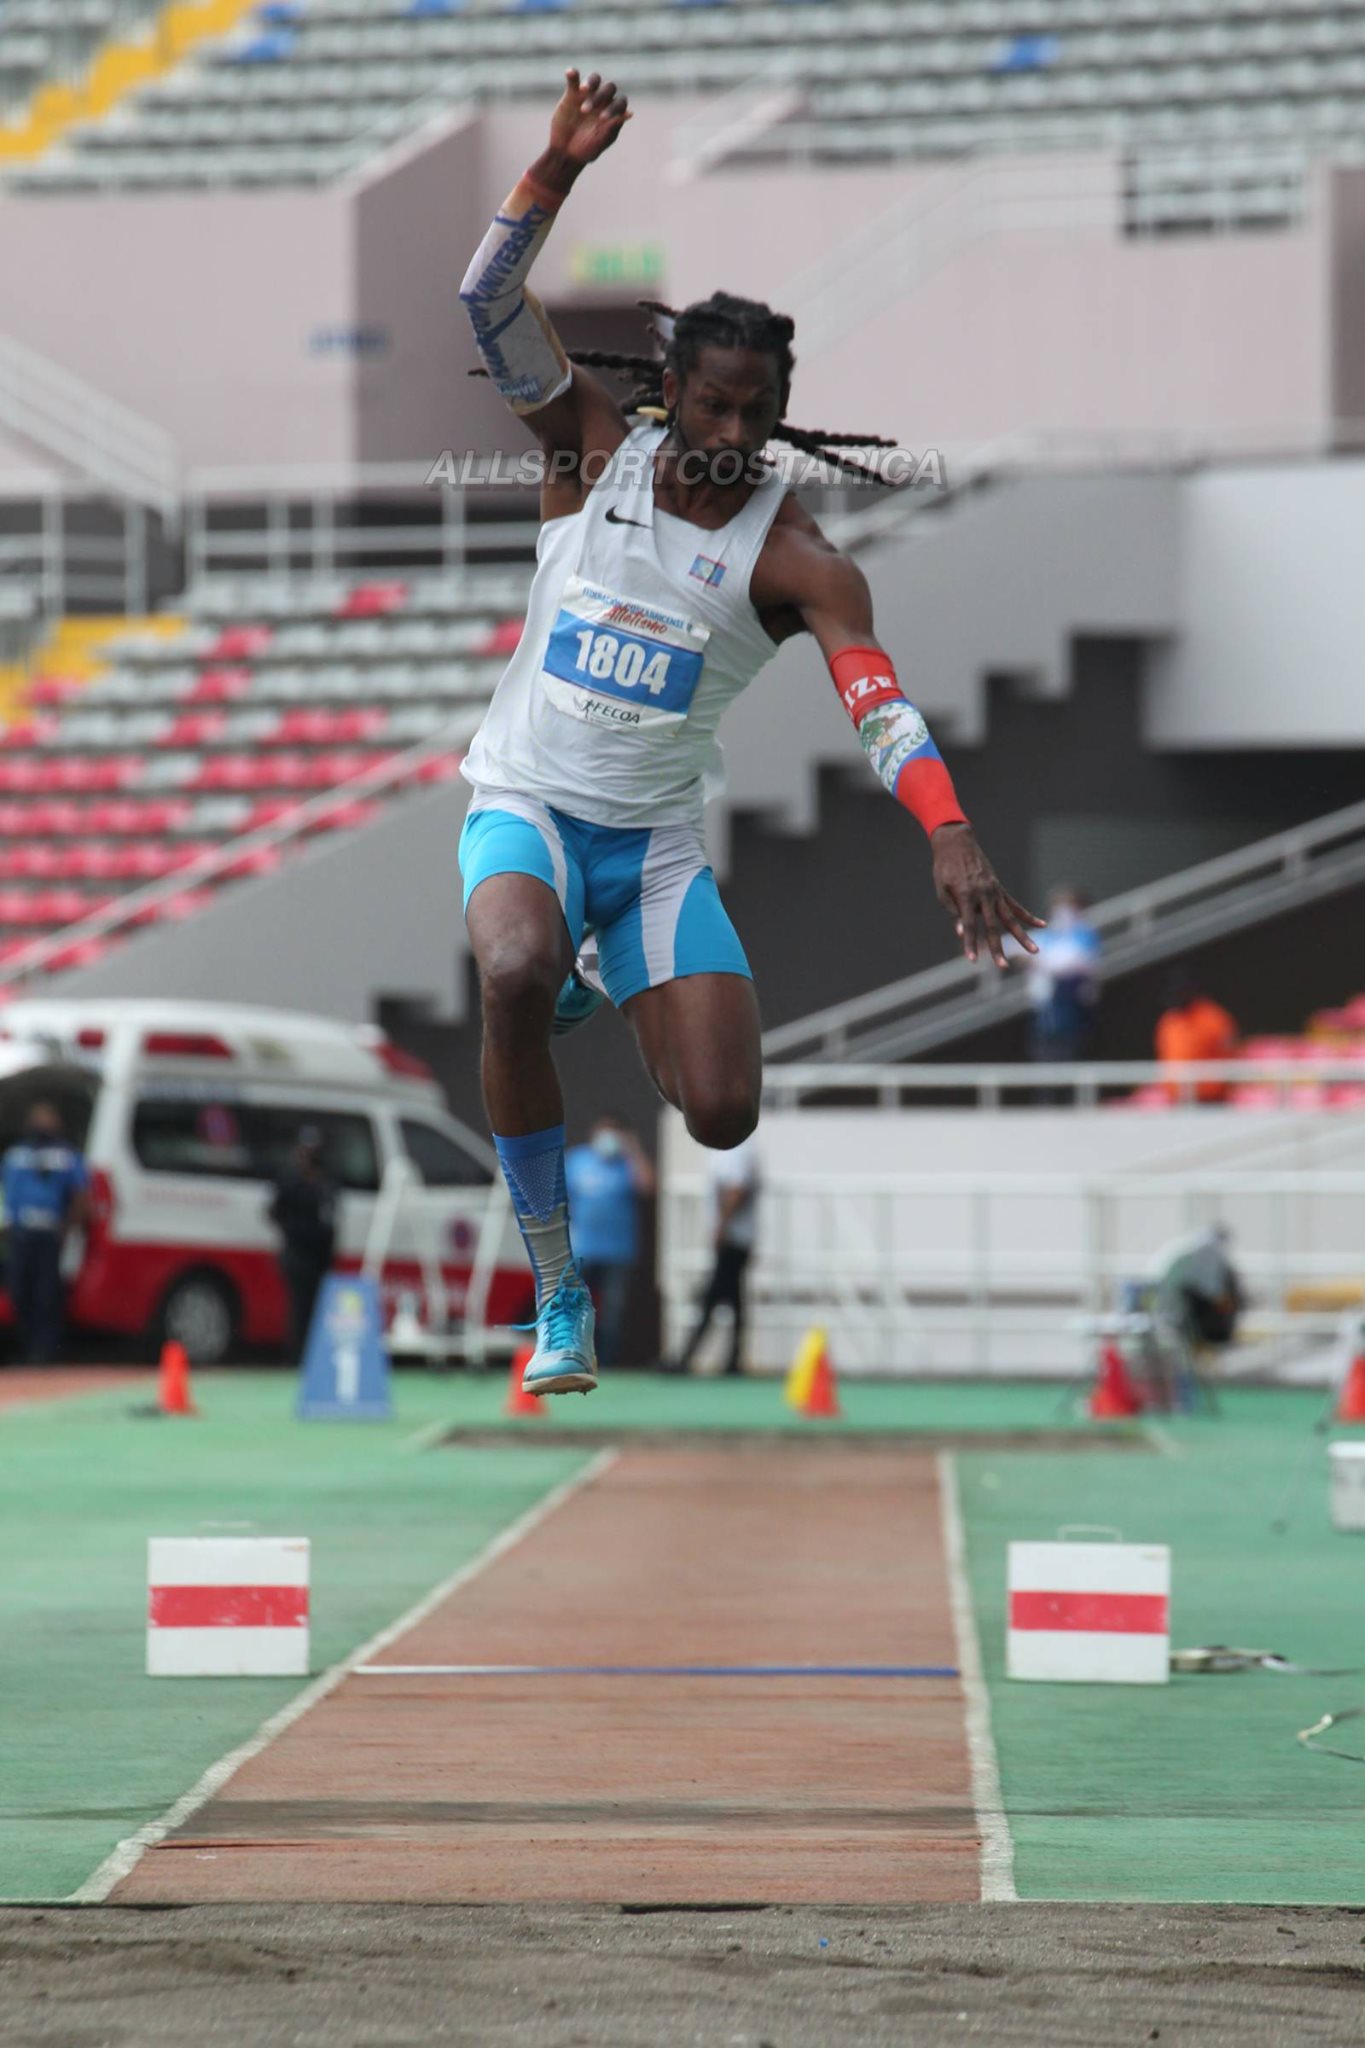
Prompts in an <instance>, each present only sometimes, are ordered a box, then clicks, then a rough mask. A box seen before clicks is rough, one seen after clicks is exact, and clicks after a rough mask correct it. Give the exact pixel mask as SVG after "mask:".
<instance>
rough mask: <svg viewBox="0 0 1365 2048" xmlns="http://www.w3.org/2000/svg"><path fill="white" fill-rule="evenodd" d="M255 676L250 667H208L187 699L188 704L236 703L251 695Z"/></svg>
mask: <svg viewBox="0 0 1365 2048" xmlns="http://www.w3.org/2000/svg"><path fill="white" fill-rule="evenodd" d="M254 682H255V677H254V676H253V675H252V672H251V670H250V669H249V668H206V669H205V670H204V671H203V673H202V675H201V676H200V677H199V680H198V682H196V684H195V685H194V688H193V689H192V690H191V691H190V692H189V694H188V696H187V697H186V699H185V702H186V703H187V704H235V703H236V702H237V700H238V698H239V697H249V696H250V695H251V688H252V684H253V683H254Z"/></svg>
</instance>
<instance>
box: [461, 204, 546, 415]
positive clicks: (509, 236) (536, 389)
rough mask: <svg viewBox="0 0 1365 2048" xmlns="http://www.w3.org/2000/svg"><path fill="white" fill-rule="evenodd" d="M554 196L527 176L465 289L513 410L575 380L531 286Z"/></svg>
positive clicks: (482, 247) (473, 321)
mask: <svg viewBox="0 0 1365 2048" xmlns="http://www.w3.org/2000/svg"><path fill="white" fill-rule="evenodd" d="M549 196H550V195H548V194H545V193H541V192H539V191H538V189H535V188H532V187H531V186H530V185H528V183H527V182H526V181H525V180H523V181H522V183H521V184H519V185H518V186H517V188H516V190H515V191H514V192H513V193H512V194H511V196H510V197H509V198H508V199H507V200H506V201H505V202H504V204H503V205H502V207H501V209H500V210H499V212H498V213H497V214H496V215H495V216H494V219H493V223H492V226H491V227H490V228H489V230H488V233H487V234H486V235H485V236H484V238H483V240H482V242H480V244H479V246H478V249H477V250H476V251H475V254H474V260H473V262H472V263H471V264H470V266H469V268H468V270H467V271H466V272H465V275H464V281H463V283H462V284H461V286H460V302H461V304H462V305H463V307H464V309H465V311H466V313H467V314H468V315H469V322H470V325H471V327H472V328H473V330H474V340H475V342H476V344H477V346H478V350H479V354H480V355H481V356H482V357H483V361H484V367H485V369H486V370H487V371H488V374H489V376H490V377H491V378H492V380H493V383H494V384H495V385H496V386H497V388H498V391H499V392H500V393H501V395H502V397H503V398H505V399H506V401H507V403H508V405H510V406H511V408H512V410H513V412H535V411H537V410H538V409H539V407H541V406H542V405H548V404H549V402H550V400H551V399H552V398H558V397H559V395H560V393H561V392H563V391H567V389H568V387H569V384H570V382H571V380H572V378H573V371H572V369H571V368H570V365H569V359H568V357H567V356H566V355H565V353H564V349H563V346H562V345H561V343H560V340H559V337H558V335H557V334H556V333H555V331H554V329H553V327H552V326H551V325H550V322H549V320H548V319H547V318H546V315H545V310H544V308H543V307H542V305H541V303H540V301H539V299H537V297H536V296H535V293H534V292H531V291H528V290H527V288H526V279H527V277H528V275H529V273H530V269H531V265H532V264H533V263H534V262H535V259H536V257H537V256H538V255H539V253H540V250H541V247H542V245H543V243H544V241H545V238H546V236H547V235H548V234H549V232H550V228H551V225H552V224H553V221H554V217H555V211H556V209H555V208H554V207H553V206H552V205H547V204H545V203H544V202H545V200H546V199H547V198H548V197H549Z"/></svg>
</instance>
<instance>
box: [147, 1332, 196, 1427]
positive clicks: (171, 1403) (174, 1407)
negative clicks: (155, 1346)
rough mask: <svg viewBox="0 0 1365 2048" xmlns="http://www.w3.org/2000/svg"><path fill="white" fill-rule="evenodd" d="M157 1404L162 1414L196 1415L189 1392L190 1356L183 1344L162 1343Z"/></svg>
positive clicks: (192, 1398)
mask: <svg viewBox="0 0 1365 2048" xmlns="http://www.w3.org/2000/svg"><path fill="white" fill-rule="evenodd" d="M156 1400H157V1406H158V1407H159V1408H160V1410H161V1412H162V1414H163V1415H197V1414H198V1413H199V1410H198V1409H197V1408H196V1407H195V1405H194V1397H193V1395H192V1394H191V1393H190V1356H189V1353H188V1352H187V1351H186V1349H185V1347H184V1345H183V1344H175V1343H170V1344H163V1345H162V1347H161V1375H160V1378H159V1380H158V1381H157V1390H156Z"/></svg>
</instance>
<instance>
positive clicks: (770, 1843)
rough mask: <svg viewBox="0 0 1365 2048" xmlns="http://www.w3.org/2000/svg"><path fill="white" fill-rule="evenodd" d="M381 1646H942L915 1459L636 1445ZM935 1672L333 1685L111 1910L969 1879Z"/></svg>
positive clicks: (931, 1511) (955, 1711) (850, 1655)
mask: <svg viewBox="0 0 1365 2048" xmlns="http://www.w3.org/2000/svg"><path fill="white" fill-rule="evenodd" d="M383 1661H384V1662H386V1663H395V1664H455V1663H459V1664H471V1663H478V1664H482V1663H489V1664H503V1663H517V1664H583V1663H594V1664H597V1663H604V1664H634V1665H641V1664H644V1665H653V1664H671V1663H686V1664H693V1663H717V1664H752V1663H788V1662H791V1663H806V1662H810V1663H819V1664H861V1663H880V1664H886V1663H905V1664H943V1665H950V1666H951V1665H953V1664H955V1663H956V1649H955V1644H954V1641H953V1631H952V1624H951V1619H950V1614H949V1606H948V1589H947V1582H946V1576H945V1571H944V1565H943V1558H942V1549H941V1540H940V1529H939V1502H938V1489H937V1483H936V1479H935V1473H934V1467H933V1462H932V1460H931V1459H930V1458H928V1457H926V1456H925V1455H924V1454H923V1453H915V1452H907V1451H904V1450H894V1451H893V1450H889V1449H888V1450H884V1451H881V1452H878V1453H870V1452H869V1451H867V1450H866V1449H865V1448H860V1449H859V1450H857V1451H855V1452H850V1453H848V1454H844V1453H842V1452H841V1451H840V1450H838V1449H835V1448H834V1447H833V1446H831V1445H828V1444H822V1445H820V1446H819V1448H818V1450H816V1449H815V1448H814V1447H812V1450H811V1453H810V1454H809V1455H806V1456H801V1455H798V1454H794V1453H793V1452H792V1451H791V1450H790V1449H786V1448H784V1449H782V1450H780V1451H772V1450H758V1449H745V1450H732V1449H726V1448H724V1447H713V1448H710V1449H708V1450H706V1451H691V1450H667V1449H653V1448H648V1449H646V1448H635V1449H630V1450H627V1451H625V1452H624V1453H623V1454H622V1455H621V1456H620V1457H619V1459H618V1460H617V1461H616V1462H615V1464H613V1465H612V1466H611V1467H610V1468H609V1469H608V1470H607V1471H606V1472H605V1473H604V1474H603V1475H602V1476H600V1477H599V1478H598V1479H597V1480H596V1481H595V1482H594V1483H593V1484H592V1485H590V1486H588V1487H586V1488H585V1489H584V1490H583V1491H582V1492H580V1493H578V1494H575V1495H574V1496H572V1497H571V1499H570V1500H569V1501H568V1502H567V1503H566V1504H565V1505H564V1506H562V1507H561V1508H560V1509H559V1510H558V1511H557V1512H556V1513H554V1514H553V1515H552V1516H550V1517H549V1518H548V1519H547V1520H546V1521H545V1522H544V1523H542V1524H541V1525H539V1526H538V1527H537V1528H535V1529H534V1530H533V1531H532V1532H531V1533H530V1535H529V1536H528V1537H527V1538H526V1539H525V1540H524V1541H523V1542H522V1543H521V1544H519V1545H518V1546H517V1547H516V1548H515V1549H513V1550H512V1551H510V1552H508V1553H506V1554H505V1555H504V1556H502V1557H501V1558H499V1559H498V1560H497V1561H496V1562H495V1563H494V1564H493V1565H491V1566H490V1568H489V1569H488V1570H486V1571H485V1572H483V1573H482V1574H481V1575H479V1576H478V1577H477V1578H476V1579H474V1580H473V1581H471V1582H470V1583H468V1584H467V1585H465V1586H464V1587H462V1588H461V1589H460V1590H459V1591H457V1592H456V1593H455V1594H453V1595H452V1596H451V1598H450V1599H449V1600H447V1601H445V1602H443V1603H442V1605H441V1606H440V1607H439V1608H437V1609H436V1610H435V1612H434V1613H432V1614H431V1615H430V1616H428V1618H427V1619H426V1620H425V1621H423V1622H422V1623H421V1624H420V1625H419V1626H418V1627H416V1628H414V1629H413V1630H411V1631H410V1632H409V1633H408V1634H406V1635H405V1636H404V1637H403V1638H402V1639H401V1640H400V1641H399V1642H397V1643H395V1644H393V1645H391V1646H390V1648H389V1649H388V1650H387V1651H386V1652H385V1655H384V1659H383ZM978 1846H979V1845H978V1838H977V1835H976V1831H975V1821H974V1816H973V1810H972V1802H971V1793H970V1779H969V1772H968V1763H967V1754H966V1748H965V1742H964V1736H963V1700H962V1694H961V1689H960V1687H959V1686H958V1684H957V1683H956V1681H950V1680H905V1681H901V1680H875V1679H871V1680H870V1679H833V1678H812V1677H801V1678H796V1679H752V1678H750V1679H744V1678H734V1679H730V1678H724V1679H682V1680H678V1679H671V1678H657V1677H644V1678H583V1677H569V1678H548V1677H541V1678H536V1677H526V1676H522V1677H506V1678H468V1677H465V1678H449V1677H435V1678H432V1677H429V1678H421V1677H401V1676H397V1675H395V1676H394V1677H392V1678H384V1677H378V1678H364V1677H359V1676H355V1675H353V1676H351V1677H349V1678H347V1679H346V1680H345V1681H344V1683H343V1684H342V1685H341V1686H339V1687H338V1688H337V1689H336V1690H335V1691H334V1692H333V1693H331V1694H329V1695H328V1696H327V1697H326V1698H325V1699H324V1700H322V1701H321V1702H320V1703H319V1704H318V1705H317V1706H316V1707H315V1708H313V1709H312V1710H311V1711H310V1712H309V1713H308V1714H306V1715H304V1716H303V1718H302V1719H301V1720H299V1721H298V1722H296V1723H294V1725H293V1726H292V1727H290V1728H288V1729H287V1730H285V1732H284V1733H283V1734H282V1735H280V1736H279V1737H278V1738H277V1740H276V1741H275V1742H273V1743H272V1744H271V1745H270V1747H269V1748H267V1749H266V1750H265V1751H263V1753H262V1754H261V1755H260V1756H258V1757H256V1758H255V1759H253V1760H252V1761H251V1762H249V1763H248V1764H246V1765H245V1766H244V1767H243V1768H242V1769H241V1770H240V1771H239V1772H238V1773H237V1774H236V1776H235V1777H234V1778H233V1779H232V1781H231V1782H230V1784H229V1785H228V1786H227V1787H226V1788H225V1790H224V1793H223V1795H222V1796H220V1797H218V1798H217V1799H215V1800H213V1801H212V1802H210V1804H209V1805H207V1806H206V1807H204V1808H203V1809H201V1811H200V1812H199V1813H198V1814H196V1815H195V1816H194V1817H193V1818H192V1819H191V1820H190V1821H189V1822H188V1823H187V1824H186V1825H185V1827H183V1828H182V1829H181V1830H179V1831H178V1832H177V1833H176V1834H175V1835H173V1836H171V1837H169V1838H168V1839H167V1840H166V1841H165V1842H164V1843H162V1844H161V1845H160V1846H159V1847H157V1848H155V1849H153V1850H151V1851H149V1853H148V1854H147V1855H146V1856H145V1857H144V1858H143V1860H142V1862H141V1863H140V1864H139V1865H138V1866H137V1868H136V1869H135V1870H134V1871H133V1873H132V1875H131V1876H130V1877H129V1878H128V1879H127V1880H125V1882H124V1883H123V1884H122V1885H121V1886H120V1887H119V1888H118V1890H117V1891H116V1893H115V1894H114V1898H115V1900H116V1901H117V1902H118V1903H120V1904H151V1903H158V1904H161V1903H171V1902H177V1903H178V1902H195V1901H208V1900H214V1901H239V1902H244V1903H254V1902H259V1901H264V1900H279V1901H286V1900H292V1901H337V1902H347V1901H361V1900H387V1901H406V1902H411V1903H417V1902H430V1903H450V1902H456V1901H474V1902H491V1901H528V1900H544V1901H559V1902H565V1903H590V1902H610V1901H625V1902H632V1903H640V1904H650V1903H662V1902H669V1901H677V1902H685V1903H698V1902H709V1901H779V1902H792V1903H807V1904H818V1903H822V1902H827V1901H828V1902H834V1901H840V1900H845V1901H854V1900H857V1901H866V1902H868V1903H872V1902H879V1903H884V1904H889V1905H898V1904H909V1903H911V1902H915V1901H927V1900H937V1901H943V1902H956V1901H964V1902H965V1901H968V1900H973V1899H976V1898H977V1897H978V1896H979V1892H978V1867H977V1855H978Z"/></svg>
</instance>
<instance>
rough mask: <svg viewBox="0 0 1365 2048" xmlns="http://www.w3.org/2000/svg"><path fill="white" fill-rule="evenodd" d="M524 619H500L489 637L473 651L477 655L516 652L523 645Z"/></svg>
mask: <svg viewBox="0 0 1365 2048" xmlns="http://www.w3.org/2000/svg"><path fill="white" fill-rule="evenodd" d="M525 624H526V621H525V620H524V619H499V621H498V623H497V625H496V626H494V628H493V629H492V631H491V632H490V633H489V634H488V635H487V637H486V638H485V639H483V640H481V641H480V642H479V644H478V646H477V647H475V648H473V649H472V650H471V651H472V652H473V653H474V654H475V655H490V654H515V653H516V651H517V648H518V647H519V646H520V645H521V634H522V628H523V627H524V625H525Z"/></svg>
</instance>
